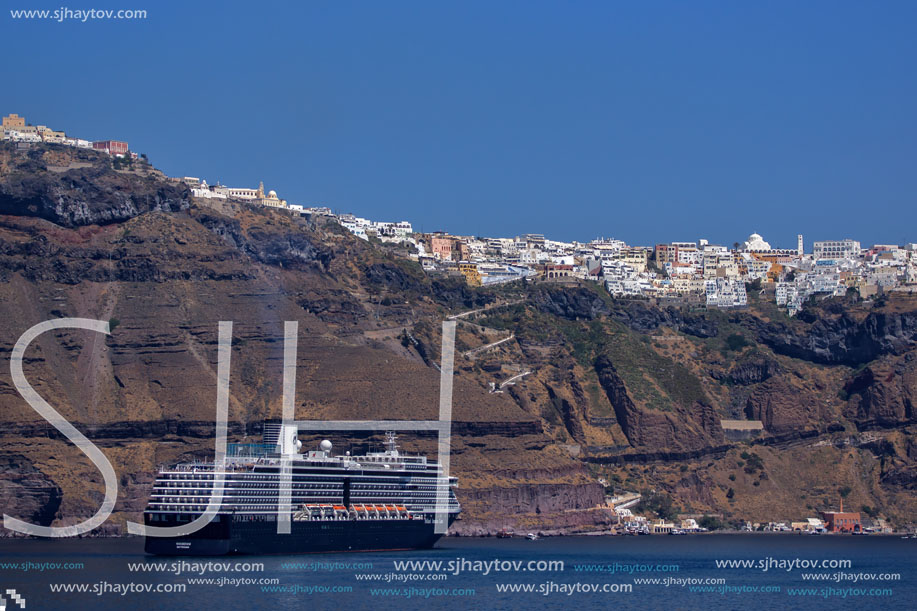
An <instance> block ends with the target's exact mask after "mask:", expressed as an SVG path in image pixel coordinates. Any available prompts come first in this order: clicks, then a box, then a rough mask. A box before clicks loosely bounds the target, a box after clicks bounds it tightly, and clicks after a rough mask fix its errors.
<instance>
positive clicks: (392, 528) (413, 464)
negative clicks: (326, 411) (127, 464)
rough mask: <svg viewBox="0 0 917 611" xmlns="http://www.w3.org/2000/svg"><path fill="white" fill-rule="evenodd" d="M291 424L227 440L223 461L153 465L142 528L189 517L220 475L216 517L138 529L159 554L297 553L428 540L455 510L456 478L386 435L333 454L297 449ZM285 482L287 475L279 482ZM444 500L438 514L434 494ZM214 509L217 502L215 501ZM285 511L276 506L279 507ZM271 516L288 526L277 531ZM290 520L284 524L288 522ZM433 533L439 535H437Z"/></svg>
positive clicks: (325, 445)
mask: <svg viewBox="0 0 917 611" xmlns="http://www.w3.org/2000/svg"><path fill="white" fill-rule="evenodd" d="M301 448H302V442H301V441H299V439H298V429H297V428H296V427H295V425H294V426H287V425H281V424H277V423H267V424H265V428H264V439H263V443H258V444H229V445H228V447H227V452H226V459H225V462H224V463H223V464H221V465H217V464H216V463H214V462H204V463H185V464H179V465H175V466H173V467H163V468H160V470H159V473H158V474H157V476H156V481H155V483H154V485H153V491H152V494H151V497H150V501H149V503H148V505H147V508H146V510H145V512H144V524H146V525H147V526H149V527H174V526H181V525H184V524H188V523H189V522H192V521H193V520H195V519H196V518H198V517H199V516H201V515H202V514H204V512H205V510H206V509H207V507H208V503H210V502H211V498H210V497H211V493H212V492H213V491H214V489H215V488H216V491H217V495H218V496H217V497H216V498H220V497H219V481H220V479H222V482H223V490H222V498H221V500H220V502H219V505H218V507H219V509H218V510H217V511H216V514H215V515H214V516H213V518H212V519H211V520H210V522H209V523H207V524H205V525H204V526H203V527H202V528H200V529H199V530H197V531H195V532H193V533H192V534H188V535H183V536H165V537H160V536H152V535H150V534H147V535H146V542H145V550H146V552H147V553H150V554H158V555H196V556H197V555H223V554H296V553H316V552H357V551H380V550H402V549H418V548H429V547H432V546H433V545H434V544H435V543H436V541H437V540H438V539H439V538H440V537H441V536H442V532H443V531H444V530H445V529H444V528H440V529H437V528H436V525H437V520H441V521H444V522H446V527H448V525H451V524H452V522H453V521H454V520H455V519H456V518H457V517H458V514H459V512H460V510H461V508H460V506H459V503H458V501H457V500H456V498H455V493H454V490H453V489H454V488H455V486H456V485H457V482H456V478H454V477H448V478H447V477H446V476H444V474H443V469H442V467H441V465H440V464H439V463H437V462H430V461H428V460H427V458H426V457H424V456H411V455H405V454H402V453H401V452H400V451H399V449H398V446H397V445H396V441H395V434H394V433H393V432H388V433H386V441H385V448H384V451H379V452H367V453H366V454H364V455H359V456H357V455H354V456H351V455H350V452H346V453H344V454H343V455H335V454H334V453H333V452H332V444H331V442H330V441H328V440H324V441H322V442H321V443H320V444H319V447H318V449H315V450H310V451H307V452H301ZM283 482H288V483H287V484H286V485H284V484H283ZM438 499H439V500H441V501H442V506H441V507H440V513H439V515H437V501H438ZM214 506H215V507H216V506H217V505H216V504H214ZM280 507H283V508H285V511H284V512H278V508H280ZM278 516H285V517H284V518H281V521H283V522H286V524H282V525H280V526H283V527H284V528H282V529H280V530H289V532H278V530H279V529H278V526H279V525H278ZM287 527H288V528H287ZM437 531H440V532H437Z"/></svg>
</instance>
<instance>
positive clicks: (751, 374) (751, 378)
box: [710, 356, 780, 386]
mask: <svg viewBox="0 0 917 611" xmlns="http://www.w3.org/2000/svg"><path fill="white" fill-rule="evenodd" d="M779 373H780V364H779V363H778V362H777V361H775V360H774V359H771V358H767V357H764V356H754V357H752V358H750V359H746V360H740V361H738V362H737V363H735V364H734V365H733V366H732V367H730V368H729V370H728V371H727V372H722V371H719V370H714V371H712V372H711V373H710V375H711V377H712V378H713V379H715V380H720V381H721V382H725V383H727V384H738V385H739V386H750V385H752V384H760V383H761V382H764V381H765V380H769V379H770V378H772V377H774V376H775V375H778V374H779Z"/></svg>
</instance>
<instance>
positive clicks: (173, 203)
mask: <svg viewBox="0 0 917 611" xmlns="http://www.w3.org/2000/svg"><path fill="white" fill-rule="evenodd" d="M13 146H14V145H12V144H10V143H0V155H2V156H3V157H4V160H5V161H6V163H5V164H2V165H6V166H7V171H6V172H5V174H4V175H3V176H2V177H0V214H10V215H15V216H32V217H38V218H42V219H45V220H48V221H51V222H52V223H54V224H56V225H60V226H62V227H80V226H85V225H107V224H111V223H119V222H122V221H125V220H127V219H131V218H134V217H136V216H139V215H141V214H143V213H145V212H152V211H163V212H178V211H181V210H187V209H188V208H189V207H190V205H191V191H190V189H189V188H188V187H187V185H183V184H178V183H170V182H168V181H165V180H162V179H156V178H153V177H150V176H140V175H136V174H132V173H126V172H116V171H115V170H114V169H112V167H111V161H110V160H109V158H108V156H107V155H103V154H101V153H95V152H90V151H81V152H80V153H79V154H81V155H85V156H87V159H86V161H87V162H88V163H89V164H91V165H89V167H78V168H76V169H71V170H67V171H65V172H50V171H48V164H47V163H46V162H45V161H44V158H43V153H44V151H45V150H46V147H44V146H35V147H34V149H33V150H30V151H29V152H28V153H27V154H17V153H14V148H13Z"/></svg>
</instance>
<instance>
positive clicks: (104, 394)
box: [0, 145, 917, 534]
mask: <svg viewBox="0 0 917 611" xmlns="http://www.w3.org/2000/svg"><path fill="white" fill-rule="evenodd" d="M68 155H69V156H68ZM189 195H190V194H189V193H188V191H187V189H186V188H184V187H183V186H180V185H178V184H176V183H174V182H172V181H169V180H166V179H165V178H164V177H162V176H161V175H160V174H159V173H158V172H156V171H155V170H153V169H152V168H149V167H147V166H145V165H140V164H138V165H137V166H136V167H134V168H125V169H117V170H116V169H115V168H113V167H112V166H111V162H110V160H109V159H108V158H107V157H103V156H101V155H99V154H97V153H94V152H92V151H75V152H73V153H72V154H71V153H67V154H65V152H62V151H61V150H60V148H59V147H46V146H33V147H31V148H29V149H28V150H25V151H20V150H18V149H14V148H12V147H10V146H8V145H3V146H2V147H0V279H2V281H3V282H2V284H0V315H2V316H0V353H2V354H3V357H4V359H5V360H4V363H5V364H0V420H2V422H3V425H4V426H3V432H2V433H0V443H2V445H0V499H2V502H3V506H4V511H5V512H6V513H8V514H10V515H15V516H16V517H20V518H21V519H26V520H30V521H34V522H35V523H41V524H52V523H53V524H66V523H72V522H75V521H78V520H80V519H83V518H85V517H86V516H88V515H91V514H92V513H93V512H94V511H95V508H96V507H97V506H98V503H99V502H100V500H101V498H102V482H101V476H100V474H99V473H98V472H97V470H96V469H95V468H94V467H93V466H92V465H91V463H89V462H88V461H87V460H86V459H85V458H84V457H83V456H82V454H80V452H79V451H78V450H76V449H75V448H74V447H73V446H72V445H70V444H69V443H67V442H65V441H64V440H62V439H61V438H60V436H59V435H58V434H57V433H56V432H55V431H54V430H53V428H51V427H49V425H48V424H47V423H45V422H44V421H43V420H42V419H41V418H40V417H39V416H38V415H37V414H36V413H35V412H34V411H33V410H32V409H31V408H30V407H29V406H28V405H27V404H26V403H25V402H24V401H23V400H22V398H21V397H20V396H19V395H18V393H17V392H16V390H15V389H14V387H13V385H12V380H11V378H10V375H9V365H8V364H9V355H10V353H11V351H12V347H13V344H14V343H15V342H16V340H17V338H18V337H19V336H20V335H21V334H22V333H23V332H24V331H25V330H26V329H27V328H29V327H30V326H32V325H33V324H36V323H38V322H41V321H44V320H48V319H51V318H60V317H86V318H94V319H101V320H108V321H110V324H111V327H112V333H111V334H110V335H109V336H101V335H98V334H92V333H88V332H82V331H67V330H63V331H60V332H56V333H48V334H45V335H43V336H41V337H40V338H38V339H37V340H36V341H35V343H34V344H33V346H32V347H31V348H30V349H29V351H28V352H27V354H26V359H25V372H26V375H27V377H28V379H29V380H30V381H31V383H32V384H33V386H35V388H36V390H37V391H38V392H39V393H40V394H41V395H42V396H43V397H44V398H46V399H47V400H48V402H49V403H51V404H52V405H53V406H55V408H56V409H58V410H59V411H60V412H61V413H62V414H63V415H64V416H65V417H66V418H68V420H70V421H71V422H73V423H74V424H75V425H76V426H77V427H78V428H80V429H81V430H82V431H84V432H85V433H86V434H87V435H88V436H89V437H90V438H91V439H92V440H93V441H94V442H95V443H96V444H97V445H99V446H100V447H101V448H102V449H103V451H104V452H105V453H106V455H107V456H109V458H110V459H111V461H112V464H113V465H115V467H116V470H117V471H118V475H119V478H120V487H121V492H120V496H119V501H118V505H117V506H116V514H115V516H114V517H113V518H112V519H111V520H110V521H109V523H107V524H106V526H105V529H103V530H102V531H100V532H104V533H108V534H117V533H119V532H121V525H122V524H123V521H124V520H125V519H137V518H138V516H139V512H140V511H142V508H143V506H144V504H145V502H146V498H147V494H148V492H149V489H150V485H151V474H152V473H153V472H154V471H155V469H156V466H157V465H159V464H162V463H170V462H174V461H177V460H183V459H188V458H190V457H206V456H208V455H209V454H210V453H211V452H212V447H213V445H212V444H213V442H212V435H213V425H212V422H213V415H214V399H215V396H214V393H215V368H216V333H217V323H218V322H219V321H221V320H231V321H233V352H232V363H231V379H230V394H231V402H230V421H231V422H230V435H231V437H232V440H243V439H249V440H251V439H254V438H256V437H257V435H258V431H259V428H258V427H259V426H260V422H261V421H262V420H263V419H265V418H276V417H279V415H280V402H281V390H282V388H281V386H282V381H281V363H282V358H283V356H282V355H283V345H282V344H283V324H284V321H288V320H296V321H298V322H299V329H300V334H299V345H298V355H297V357H298V359H297V360H298V371H297V394H296V411H297V416H300V417H309V418H315V419H321V418H335V419H349V418H379V417H385V418H395V419H403V418H424V419H426V418H435V415H436V413H437V405H438V383H439V373H438V372H437V370H436V364H437V363H438V361H439V357H440V355H439V345H440V324H441V321H442V320H443V319H444V318H445V317H446V316H448V315H451V314H455V313H458V312H462V311H465V310H472V309H474V310H481V311H480V312H478V313H476V314H473V315H469V316H467V317H464V318H461V319H460V322H459V323H458V329H457V338H456V344H457V350H458V354H457V356H456V377H455V405H454V417H455V423H454V428H453V431H454V433H455V440H454V446H453V460H452V464H453V468H454V469H455V471H456V474H457V475H458V477H459V480H460V488H459V492H458V494H459V498H460V500H461V501H462V503H463V505H464V508H465V511H464V513H463V517H462V520H461V521H460V522H458V523H457V524H456V526H455V531H456V532H458V533H464V534H479V533H484V532H494V531H496V530H498V529H500V528H503V527H514V528H520V529H521V528H526V529H529V530H556V529H563V530H567V531H572V530H578V529H590V528H604V527H606V526H607V525H608V523H609V520H610V519H611V516H610V515H609V512H608V511H607V509H606V508H603V507H602V506H601V505H602V504H603V502H604V498H605V493H606V492H608V493H610V492H611V491H612V490H613V489H624V490H650V489H654V490H657V491H661V492H664V493H665V494H668V495H670V496H671V498H672V499H673V502H674V503H675V505H676V506H677V507H678V508H679V509H682V510H685V511H692V512H700V511H715V512H717V513H724V514H726V515H727V516H730V517H733V518H740V517H749V518H752V517H754V518H756V519H761V518H762V517H764V516H766V515H769V516H770V517H772V518H779V519H789V518H798V517H801V516H802V515H804V514H806V515H811V513H812V511H815V510H817V509H821V508H824V507H827V506H829V505H832V504H834V503H836V499H837V495H838V491H839V490H845V491H847V493H848V494H849V497H848V503H852V504H853V505H850V506H859V505H868V506H869V507H871V508H878V510H879V511H881V512H882V513H883V514H884V515H887V516H888V517H891V518H892V519H895V520H898V521H899V522H902V523H903V522H906V521H907V520H908V519H909V517H910V516H913V515H915V510H917V503H915V495H914V481H915V479H914V478H915V472H917V467H915V465H917V441H915V439H917V438H915V432H914V430H915V426H914V425H915V420H914V418H915V416H914V409H913V405H914V396H915V395H914V393H915V392H917V364H915V363H917V357H915V353H917V349H915V346H914V341H915V332H917V301H915V300H913V299H912V298H909V297H907V296H890V297H887V298H884V299H882V300H878V301H870V302H860V301H855V300H852V299H835V300H829V301H826V302H822V303H819V304H816V305H814V306H811V307H809V308H807V309H806V310H805V311H804V312H803V313H802V315H801V316H799V317H798V319H795V320H791V319H788V318H787V317H786V316H785V315H783V314H781V313H780V312H778V311H777V310H776V308H774V307H773V306H772V304H767V303H766V302H763V301H759V300H758V298H757V297H753V299H752V303H751V305H750V307H749V309H748V310H745V311H742V312H733V313H723V312H715V311H711V312H704V311H696V310H688V309H679V308H674V307H658V306H656V305H654V304H651V303H648V302H640V301H629V302H628V301H616V300H613V299H611V298H610V297H608V295H606V294H604V293H603V292H602V291H601V290H600V287H598V286H596V285H590V284H582V285H573V286H564V287H560V286H556V285H551V284H544V283H539V282H536V283H515V284H510V285H504V286H501V287H497V288H479V289H473V288H470V287H468V286H466V285H465V284H464V283H463V282H461V281H460V280H458V279H455V278H450V277H430V276H428V275H426V274H424V273H423V271H422V270H421V269H420V267H419V266H418V265H417V264H416V263H414V262H411V261H408V260H406V259H404V258H403V257H401V256H399V254H398V253H397V252H396V251H395V250H393V249H390V248H388V247H386V246H384V245H380V244H368V243H366V242H364V241H362V240H358V239H355V238H353V236H351V235H350V234H349V233H347V232H346V231H343V230H342V229H341V228H340V227H339V226H337V225H336V224H328V223H324V222H322V221H321V219H309V218H302V217H299V216H293V215H290V214H289V213H286V212H283V211H279V210H266V209H260V208H254V207H250V206H246V205H241V204H215V203H213V202H196V201H192V200H191V199H190V197H189ZM510 336H512V337H510ZM504 338H509V340H508V341H505V342H503V343H501V344H499V345H498V346H496V347H493V348H489V349H486V350H481V351H477V350H475V349H477V348H480V347H483V346H486V345H488V344H491V343H493V342H495V341H497V340H500V339H504ZM510 379H512V381H511V382H508V380H510ZM504 383H506V384H505V385H504ZM491 384H493V385H494V388H493V389H494V390H498V391H499V392H490V390H491ZM745 418H748V419H754V420H761V421H762V422H763V424H764V431H763V432H762V433H761V435H760V436H758V437H756V438H755V439H754V440H753V441H752V442H751V443H750V444H735V443H733V442H730V441H728V440H727V439H726V437H725V436H724V434H723V429H722V426H721V423H720V421H721V420H723V419H745ZM304 441H306V442H308V443H312V442H315V441H317V439H309V438H305V439H304ZM332 441H333V442H335V444H336V446H338V447H348V445H349V444H351V443H355V442H357V443H368V442H370V441H371V440H370V439H366V438H353V437H350V438H344V437H342V436H336V437H333V438H332ZM404 443H405V445H406V447H407V448H408V449H410V450H416V451H423V452H432V451H433V449H434V445H433V440H432V439H430V438H428V437H425V436H423V435H419V436H416V437H414V438H410V439H405V440H404ZM743 453H744V455H746V456H751V455H752V454H753V455H754V456H757V457H758V458H754V459H749V458H742V456H743ZM749 461H750V462H749ZM740 463H741V464H740ZM751 465H754V468H753V469H751ZM829 465H831V466H832V468H827V467H828V466H829ZM600 479H601V480H602V481H604V482H607V484H608V488H607V489H605V488H604V487H603V486H602V485H601V484H600V483H599V480H600ZM848 489H849V490H848ZM729 490H732V491H733V493H732V494H731V495H728V496H727V492H728V491H729Z"/></svg>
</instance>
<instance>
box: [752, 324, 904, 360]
mask: <svg viewBox="0 0 917 611" xmlns="http://www.w3.org/2000/svg"><path fill="white" fill-rule="evenodd" d="M810 316H814V315H812V314H810ZM746 321H747V319H746ZM754 326H755V327H756V328H757V331H758V338H759V340H760V341H761V342H762V343H763V344H766V345H767V346H769V347H771V348H772V349H773V350H774V352H777V353H778V354H785V355H787V356H791V357H794V358H799V359H804V360H808V361H813V362H815V363H824V364H843V365H850V366H857V365H861V364H863V363H868V362H870V361H872V360H874V359H876V358H879V357H880V356H883V355H886V354H900V353H902V352H904V351H906V350H909V349H912V348H913V347H914V346H915V343H917V312H913V311H910V312H870V313H869V314H867V315H866V317H865V318H864V319H862V320H857V319H855V318H853V317H852V316H850V315H849V314H847V313H846V312H845V313H843V314H841V315H840V316H837V317H835V318H817V319H815V320H814V322H812V324H811V325H809V326H808V328H807V329H804V330H801V329H793V330H791V329H789V328H788V327H787V326H786V325H783V324H775V323H769V324H766V325H765V324H760V321H756V323H755V324H754Z"/></svg>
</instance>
